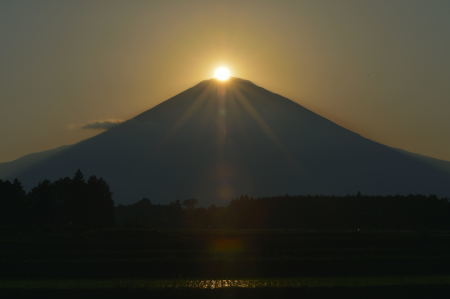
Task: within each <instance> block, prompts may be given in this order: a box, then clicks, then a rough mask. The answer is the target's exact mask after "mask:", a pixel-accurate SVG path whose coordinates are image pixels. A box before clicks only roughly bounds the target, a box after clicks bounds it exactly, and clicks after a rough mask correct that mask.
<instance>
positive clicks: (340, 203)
mask: <svg viewBox="0 0 450 299" xmlns="http://www.w3.org/2000/svg"><path fill="white" fill-rule="evenodd" d="M196 202H197V201H196V200H192V199H191V200H187V201H182V202H179V201H176V202H173V203H171V204H168V205H161V204H152V202H151V201H150V200H148V199H142V200H141V201H139V202H137V203H135V204H131V205H127V206H125V205H119V206H118V207H116V221H117V224H118V225H119V226H121V227H128V228H131V227H141V228H154V229H161V228H175V229H176V228H197V229H198V228H200V229H207V228H214V229H306V230H308V229H309V230H355V231H358V230H360V229H380V230H430V229H449V228H450V204H449V201H448V200H447V199H444V198H438V197H436V196H424V195H407V196H402V195H397V196H366V195H361V194H356V195H349V196H288V195H285V196H278V197H266V198H252V197H249V196H241V197H240V198H238V199H235V200H232V201H231V202H230V203H229V204H228V205H227V206H224V207H217V206H214V205H211V206H209V207H207V208H205V207H195V203H196Z"/></svg>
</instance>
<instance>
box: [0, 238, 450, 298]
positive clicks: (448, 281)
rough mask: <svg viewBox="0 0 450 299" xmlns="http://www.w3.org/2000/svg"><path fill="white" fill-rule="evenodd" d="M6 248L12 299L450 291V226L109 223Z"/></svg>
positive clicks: (8, 241) (13, 241) (5, 289)
mask: <svg viewBox="0 0 450 299" xmlns="http://www.w3.org/2000/svg"><path fill="white" fill-rule="evenodd" d="M0 253H1V258H0V293H2V294H4V295H7V296H9V297H13V298H20V297H28V296H31V297H30V298H34V296H37V295H42V296H45V297H47V298H50V297H53V296H54V297H55V298H57V297H58V296H60V297H59V298H61V297H63V298H79V297H86V296H94V294H96V295H95V296H96V298H130V296H131V297H133V296H137V297H142V296H151V297H165V296H166V297H168V298H174V297H182V298H202V297H214V298H216V297H219V298H222V297H223V298H235V297H242V298H248V297H254V298H273V297H274V296H278V295H277V294H284V295H285V296H290V295H294V294H295V295H296V296H297V295H298V294H303V295H304V297H308V296H312V298H325V297H326V298H329V296H330V294H335V295H339V296H340V295H342V296H347V297H350V298H352V297H354V298H358V297H359V298H361V296H363V297H364V298H379V297H370V296H373V295H374V294H378V296H382V297H383V298H389V296H391V295H392V296H393V297H392V298H394V297H395V298H403V297H408V298H421V297H414V296H419V295H420V294H428V295H430V296H431V295H433V296H437V295H438V294H441V295H442V294H448V293H450V237H449V235H448V234H447V233H446V232H363V233H361V232H326V233H325V232H320V233H319V232H304V231H292V230H291V231H286V230H258V231H248V230H237V231H218V230H201V231H186V230H185V231H149V230H133V231H118V230H105V231H91V232H84V233H76V234H75V233H72V234H67V233H66V234H59V235H55V234H52V235H49V234H46V235H42V234H39V235H14V236H9V237H7V236H6V235H5V236H4V238H3V240H2V241H1V247H0ZM413 290H414V291H413ZM394 294H397V295H395V296H394Z"/></svg>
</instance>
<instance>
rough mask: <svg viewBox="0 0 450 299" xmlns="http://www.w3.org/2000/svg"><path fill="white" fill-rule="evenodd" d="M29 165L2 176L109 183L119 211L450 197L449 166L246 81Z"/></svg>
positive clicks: (148, 114) (181, 98)
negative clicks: (95, 178)
mask: <svg viewBox="0 0 450 299" xmlns="http://www.w3.org/2000/svg"><path fill="white" fill-rule="evenodd" d="M24 159H25V158H24ZM24 159H19V160H17V161H15V162H11V163H9V164H8V165H7V167H6V168H5V167H4V165H3V166H0V171H1V172H0V174H2V175H3V176H4V177H11V176H18V177H19V178H21V179H22V180H23V181H24V182H25V185H26V186H31V185H32V184H35V183H36V182H38V181H39V180H41V179H43V178H50V179H55V178H58V177H61V176H67V175H71V174H72V173H73V172H74V171H75V170H76V169H78V168H80V169H82V170H83V172H85V173H86V174H87V175H89V174H96V175H99V176H101V177H104V178H105V179H106V181H107V182H109V183H110V185H111V187H112V191H113V192H114V199H115V201H116V202H119V203H129V202H134V201H136V200H138V199H140V198H142V197H148V198H150V199H151V200H152V201H153V202H163V203H164V202H169V201H174V200H183V199H187V198H193V197H194V198H198V199H199V200H201V201H203V202H204V203H213V202H214V203H219V204H220V203H221V202H223V200H228V199H231V198H233V197H236V196H239V195H241V194H248V195H251V196H272V195H282V194H336V195H344V194H351V193H356V192H358V191H360V192H362V193H366V194H379V195H383V194H409V193H422V194H436V195H440V196H450V171H449V169H450V168H449V167H448V165H449V163H448V162H446V161H440V160H436V159H432V158H428V157H423V156H418V155H415V154H411V153H407V152H404V151H401V150H397V149H394V148H391V147H388V146H385V145H382V144H380V143H377V142H374V141H372V140H369V139H367V138H364V137H362V136H360V135H358V134H356V133H354V132H352V131H349V130H347V129H345V128H343V127H341V126H339V125H337V124H335V123H333V122H331V121H329V120H327V119H325V118H323V117H321V116H320V115H317V114H315V113H313V112H312V111H310V110H308V109H305V108H304V107H302V106H301V105H299V104H297V103H295V102H293V101H291V100H289V99H286V98H284V97H282V96H280V95H277V94H274V93H272V92H270V91H268V90H266V89H263V88H261V87H259V86H256V85H255V84H253V83H251V82H250V81H246V80H242V79H237V78H233V79H231V80H230V81H229V82H226V83H220V82H218V81H216V80H206V81H202V82H200V83H199V84H197V85H195V86H194V87H192V88H190V89H188V90H186V91H184V92H182V93H180V94H178V95H176V96H175V97H173V98H171V99H169V100H167V101H165V102H163V103H161V104H159V105H157V106H155V107H153V108H152V109H150V110H148V111H145V112H144V113H142V114H140V115H138V116H136V117H134V118H132V119H130V120H128V121H126V122H124V123H122V124H120V125H118V126H116V127H114V128H112V129H110V130H108V131H105V132H104V133H101V134H99V135H97V136H95V137H92V138H89V139H87V140H84V141H82V142H79V143H78V144H75V145H73V146H70V147H67V148H63V149H60V150H58V151H56V152H48V155H47V154H45V158H44V159H31V160H32V161H33V163H30V164H27V163H25V161H27V160H24ZM1 169H3V170H1ZM5 169H6V170H5Z"/></svg>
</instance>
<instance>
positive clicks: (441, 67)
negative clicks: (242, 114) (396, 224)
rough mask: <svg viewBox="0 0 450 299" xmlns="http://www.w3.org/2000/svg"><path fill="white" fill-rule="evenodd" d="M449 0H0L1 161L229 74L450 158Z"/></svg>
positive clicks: (94, 129) (84, 134)
mask: <svg viewBox="0 0 450 299" xmlns="http://www.w3.org/2000/svg"><path fill="white" fill-rule="evenodd" d="M449 53H450V1H447V0H442V1H440V0H435V1H433V0H428V1H425V0H423V1H418V0H376V1H375V0H373V1H368V0H342V1H335V0H329V1H327V0H311V1H301V0H292V1H287V0H285V1H282V0H277V1H275V0H273V1H267V0H266V1H264V0H257V1H256V0H255V1H244V0H239V1H231V0H230V1H226V0H223V1H212V0H202V1H200V0H199V1H170V0H164V1H139V0H134V1H131V0H130V1H125V0H122V1H115V0H103V1H101V0H97V1H96V0H90V1H87V0H86V1H84V0H81V1H66V0H53V1H50V0H48V1H46V0H40V1H35V0H29V1H24V0H0V136H2V138H1V140H2V143H1V146H0V162H2V161H9V160H12V159H16V158H18V157H20V156H22V155H25V154H28V153H32V152H39V151H42V150H46V149H51V148H55V147H58V146H61V145H66V144H72V143H75V142H78V141H80V140H83V139H85V138H88V137H91V136H94V135H95V134H98V133H99V132H101V131H100V130H99V129H100V128H102V127H103V126H108V125H110V124H112V125H113V124H115V123H118V122H120V121H122V120H126V119H129V118H131V117H133V116H135V115H137V114H139V113H141V112H143V111H145V110H147V109H149V108H151V107H153V106H154V105H156V104H158V103H160V102H162V101H164V100H166V99H168V98H170V97H171V96H173V95H175V94H177V93H179V92H181V91H183V90H185V89H187V88H189V87H191V86H193V85H195V84H196V83H198V82H199V81H201V80H204V79H208V78H210V77H211V76H212V74H213V70H214V68H216V67H217V66H219V65H227V66H229V67H230V69H231V70H232V72H233V76H236V77H240V78H244V79H248V80H250V81H253V82H254V83H255V84H257V85H260V86H262V87H264V88H266V89H269V90H271V91H273V92H276V93H279V94H281V95H283V96H286V97H288V98H290V99H292V100H294V101H296V102H298V103H299V104H301V105H303V106H305V107H306V108H308V109H310V110H312V111H314V112H316V113H319V114H321V115H322V116H324V117H326V118H328V119H330V120H332V121H334V122H336V123H338V124H340V125H342V126H344V127H346V128H348V129H350V130H353V131H355V132H357V133H359V134H361V135H363V136H365V137H367V138H370V139H372V140H375V141H378V142H381V143H384V144H387V145H390V146H393V147H397V148H402V149H405V150H408V151H412V152H415V153H420V154H424V155H428V156H432V157H436V158H440V159H445V160H450V54H449Z"/></svg>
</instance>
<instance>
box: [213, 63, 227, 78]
mask: <svg viewBox="0 0 450 299" xmlns="http://www.w3.org/2000/svg"><path fill="white" fill-rule="evenodd" d="M230 77H231V72H230V69H228V68H227V67H224V66H221V67H218V68H216V69H215V71H214V78H216V79H217V80H219V81H227V80H228V79H230Z"/></svg>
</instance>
